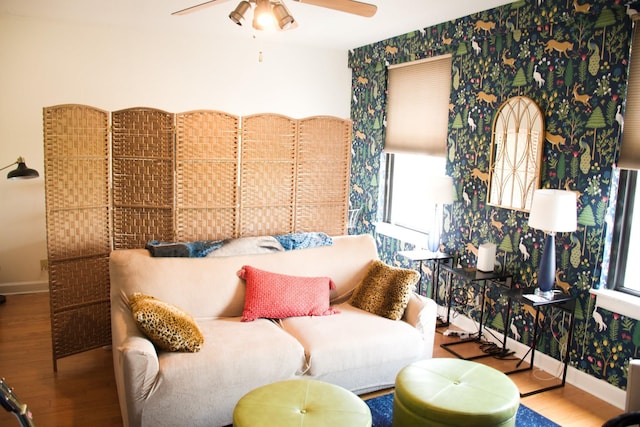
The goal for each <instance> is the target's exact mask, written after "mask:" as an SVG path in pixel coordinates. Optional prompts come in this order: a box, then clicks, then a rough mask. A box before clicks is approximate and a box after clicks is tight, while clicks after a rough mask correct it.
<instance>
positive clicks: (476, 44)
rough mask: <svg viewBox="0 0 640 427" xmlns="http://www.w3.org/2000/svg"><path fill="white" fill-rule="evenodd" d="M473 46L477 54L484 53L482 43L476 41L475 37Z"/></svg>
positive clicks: (472, 42)
mask: <svg viewBox="0 0 640 427" xmlns="http://www.w3.org/2000/svg"><path fill="white" fill-rule="evenodd" d="M471 48H472V49H473V51H474V52H475V54H476V55H480V54H481V53H482V49H481V48H480V45H479V44H478V42H477V41H475V39H474V40H471Z"/></svg>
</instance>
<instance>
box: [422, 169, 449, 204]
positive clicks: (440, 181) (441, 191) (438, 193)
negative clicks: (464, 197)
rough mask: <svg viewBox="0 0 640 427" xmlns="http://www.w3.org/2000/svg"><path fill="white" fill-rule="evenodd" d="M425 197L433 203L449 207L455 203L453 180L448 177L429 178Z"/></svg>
mask: <svg viewBox="0 0 640 427" xmlns="http://www.w3.org/2000/svg"><path fill="white" fill-rule="evenodd" d="M425 188H426V194H425V197H426V199H427V200H428V201H430V202H432V203H437V204H440V205H449V204H451V203H453V180H452V179H451V177H449V176H446V175H440V176H432V177H429V181H428V182H427V185H426V186H425Z"/></svg>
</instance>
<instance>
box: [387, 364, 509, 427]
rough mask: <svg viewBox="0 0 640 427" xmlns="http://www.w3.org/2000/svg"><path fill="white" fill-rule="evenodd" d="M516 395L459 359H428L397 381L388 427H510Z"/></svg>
mask: <svg viewBox="0 0 640 427" xmlns="http://www.w3.org/2000/svg"><path fill="white" fill-rule="evenodd" d="M519 404H520V392H519V391H518V388H517V387H516V385H515V384H514V383H513V381H511V379H510V378H509V377H508V376H507V375H505V374H503V373H502V372H500V371H498V370H497V369H494V368H491V367H488V366H485V365H482V364H480V363H476V362H470V361H467V360H460V359H450V358H442V359H429V360H422V361H419V362H415V363H413V364H411V365H409V366H407V367H405V368H403V369H402V370H401V371H400V372H399V373H398V376H397V377H396V390H395V396H394V400H393V427H414V426H418V425H420V426H474V427H484V426H501V427H502V426H515V424H516V412H517V411H518V406H519Z"/></svg>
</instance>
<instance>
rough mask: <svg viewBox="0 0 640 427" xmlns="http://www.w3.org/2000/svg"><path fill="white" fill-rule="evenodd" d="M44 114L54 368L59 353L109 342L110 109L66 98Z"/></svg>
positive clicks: (48, 108)
mask: <svg viewBox="0 0 640 427" xmlns="http://www.w3.org/2000/svg"><path fill="white" fill-rule="evenodd" d="M43 121H44V123H43V128H44V155H45V196H46V213H47V251H48V258H49V291H50V295H51V325H52V328H51V330H52V342H53V346H52V350H53V361H54V368H55V367H56V361H57V359H59V358H62V357H65V356H69V355H71V354H75V353H77V352H79V351H83V350H86V349H89V348H95V347H98V346H102V345H108V344H109V343H110V342H111V327H110V326H111V325H110V317H109V316H110V315H109V311H108V310H105V309H104V306H105V305H106V306H107V307H108V305H109V302H108V300H109V272H108V269H107V264H106V260H107V257H108V254H109V252H110V250H111V227H110V216H109V215H110V199H109V135H108V127H109V126H108V125H109V116H108V113H107V112H106V111H102V110H99V109H96V108H93V107H89V106H84V105H75V104H70V105H59V106H55V107H47V108H44V109H43ZM83 313H88V315H89V316H90V317H91V319H90V321H87V318H86V316H87V314H83ZM80 317H82V321H79V319H80Z"/></svg>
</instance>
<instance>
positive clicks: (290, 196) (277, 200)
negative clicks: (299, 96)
mask: <svg viewBox="0 0 640 427" xmlns="http://www.w3.org/2000/svg"><path fill="white" fill-rule="evenodd" d="M296 145H297V121H296V120H294V119H291V118H289V117H285V116H281V115H277V114H260V115H253V116H247V117H244V118H243V120H242V144H241V155H240V159H241V160H240V161H241V164H240V206H241V211H240V228H239V234H240V235H241V236H256V235H262V234H281V233H289V232H292V231H294V206H295V172H296Z"/></svg>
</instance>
